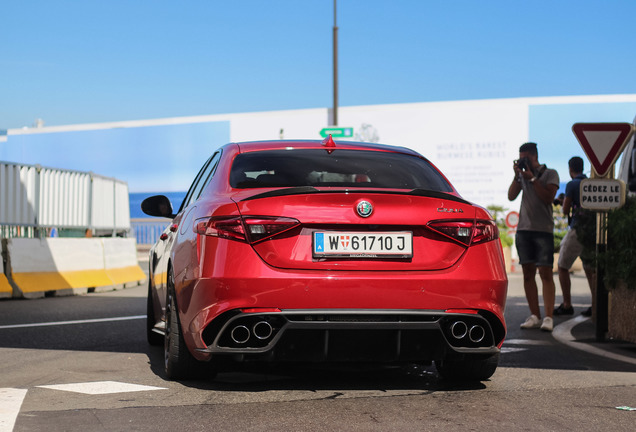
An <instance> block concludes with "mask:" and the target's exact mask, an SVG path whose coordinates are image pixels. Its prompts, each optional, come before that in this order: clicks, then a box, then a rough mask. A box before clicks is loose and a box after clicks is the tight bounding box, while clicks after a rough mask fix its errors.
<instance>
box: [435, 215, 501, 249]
mask: <svg viewBox="0 0 636 432" xmlns="http://www.w3.org/2000/svg"><path fill="white" fill-rule="evenodd" d="M426 226H427V227H428V228H430V229H431V230H433V231H435V232H437V233H439V234H441V235H443V236H445V237H448V238H450V239H451V240H454V241H456V242H458V243H461V244H462V245H464V246H471V245H476V244H479V243H485V242H489V241H492V240H495V239H497V238H499V230H498V229H497V224H495V222H494V221H490V220H477V221H467V220H439V221H432V222H429V223H428V224H427V225H426Z"/></svg>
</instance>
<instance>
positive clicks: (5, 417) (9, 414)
mask: <svg viewBox="0 0 636 432" xmlns="http://www.w3.org/2000/svg"><path fill="white" fill-rule="evenodd" d="M26 394H27V391H26V390H25V389H15V388H0V432H11V431H13V426H15V421H16V419H17V418H18V414H20V407H21V406H22V401H23V400H24V397H25V396H26Z"/></svg>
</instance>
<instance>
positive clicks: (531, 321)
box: [519, 314, 541, 329]
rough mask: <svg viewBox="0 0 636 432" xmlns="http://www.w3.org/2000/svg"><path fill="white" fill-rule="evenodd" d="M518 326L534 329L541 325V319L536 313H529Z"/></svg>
mask: <svg viewBox="0 0 636 432" xmlns="http://www.w3.org/2000/svg"><path fill="white" fill-rule="evenodd" d="M519 327H521V328H522V329H534V328H539V327H541V320H540V319H539V317H538V316H536V315H534V314H533V315H530V316H529V317H528V319H526V320H525V322H523V323H522V324H521V325H520V326H519Z"/></svg>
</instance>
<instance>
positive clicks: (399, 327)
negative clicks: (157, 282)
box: [175, 246, 508, 360]
mask: <svg viewBox="0 0 636 432" xmlns="http://www.w3.org/2000/svg"><path fill="white" fill-rule="evenodd" d="M480 249H482V247H481V246H480V247H477V248H471V250H470V251H469V253H467V254H465V255H464V256H463V257H462V259H461V260H460V261H461V265H456V266H453V267H451V268H449V269H444V270H436V271H412V272H397V271H324V270H320V271H312V270H285V269H277V268H273V267H270V266H268V265H266V264H265V263H263V262H262V261H261V260H260V259H256V260H255V259H254V255H253V253H251V251H248V250H245V251H244V252H245V253H244V254H238V253H236V254H235V253H233V252H235V251H236V249H234V248H228V249H227V250H226V252H229V253H228V254H224V257H225V265H224V266H219V265H218V264H219V263H218V262H217V265H216V266H209V267H208V266H206V265H205V264H203V266H202V267H201V268H200V269H199V271H193V272H192V273H190V274H189V275H188V273H187V272H184V273H181V275H182V276H181V277H180V276H177V277H176V285H175V288H176V290H177V297H178V302H177V303H178V307H179V311H180V319H181V323H182V329H183V333H184V338H185V341H186V343H187V345H188V347H189V348H190V351H191V352H192V353H193V355H194V356H195V357H196V358H197V359H199V360H208V359H209V358H210V357H211V356H212V354H215V353H227V354H239V355H248V356H265V357H267V356H270V357H271V356H273V357H274V358H278V357H280V356H283V357H285V355H283V354H281V353H290V352H291V351H294V350H291V349H282V348H281V347H283V346H285V345H290V346H291V345H293V346H300V344H301V342H299V340H305V339H307V340H312V341H313V342H312V343H311V344H310V345H311V346H312V347H313V346H314V345H315V346H321V344H322V347H321V348H320V349H319V348H315V349H316V350H319V351H320V352H324V351H325V350H327V352H328V353H332V352H335V351H333V350H332V349H331V348H330V344H333V343H334V342H333V341H336V340H339V338H340V337H342V339H343V340H344V341H346V340H361V341H362V340H368V342H366V344H367V345H368V346H373V341H374V339H377V338H379V337H380V335H381V334H384V336H382V337H385V338H386V344H388V345H391V346H393V345H396V344H397V346H399V347H400V348H396V350H397V351H395V352H394V353H393V354H392V355H391V357H392V358H393V357H396V358H403V357H404V352H405V351H404V346H405V344H406V345H409V344H410V343H411V342H408V343H407V342H405V341H410V339H409V338H411V336H413V335H414V334H415V335H419V336H417V337H420V338H423V340H426V341H427V342H426V343H425V345H427V346H429V347H431V348H430V350H431V351H432V350H433V348H432V347H435V349H444V350H446V349H450V350H451V351H453V352H463V351H465V349H464V348H468V349H469V351H470V352H475V353H479V352H482V353H492V352H494V351H496V350H497V349H498V347H500V346H501V344H502V343H503V338H504V336H505V332H506V330H505V322H504V318H503V313H504V307H505V302H506V295H507V286H508V281H507V277H506V274H505V272H504V271H503V263H501V265H498V263H496V262H492V261H490V260H487V259H485V257H488V254H484V253H483V252H485V250H484V249H486V248H483V249H482V250H481V251H480ZM480 252H482V253H480ZM203 263H205V261H203ZM230 263H231V264H230ZM474 269H479V271H475V270H474ZM259 308H260V309H263V310H261V312H260V315H262V316H263V317H270V315H277V316H279V317H281V319H282V321H281V322H280V323H279V324H278V325H279V328H281V329H283V331H282V332H281V333H280V336H278V338H277V339H275V340H273V341H272V342H273V343H272V344H268V345H267V346H260V347H256V348H254V347H239V346H231V345H228V344H227V343H226V344H225V345H224V344H223V343H222V340H221V339H219V338H220V337H221V336H220V335H221V334H222V332H225V331H227V328H228V327H227V326H228V325H230V323H231V322H233V321H234V320H236V319H239V318H236V317H238V316H241V315H242V314H245V312H241V311H244V310H246V309H255V310H258V309H259ZM265 311H267V312H265ZM324 311H329V312H330V316H337V317H340V318H342V317H343V316H348V315H349V316H356V317H357V318H356V319H355V320H353V321H349V322H347V321H344V320H342V319H338V320H336V321H334V320H326V321H325V320H320V319H314V318H315V317H319V316H321V315H323V313H324ZM458 313H459V314H460V315H461V314H466V315H469V316H472V317H481V318H482V319H483V320H485V321H486V323H487V326H488V330H487V331H488V332H489V334H490V335H492V338H491V341H492V342H491V343H490V344H488V345H487V346H485V345H483V344H482V345H479V346H470V347H463V346H457V344H455V345H453V344H451V343H449V341H448V335H447V334H446V335H445V334H444V331H445V329H444V326H443V323H444V322H445V320H446V319H447V317H448V316H451V315H455V314H458ZM303 314H304V315H306V316H308V317H312V318H310V319H303V320H297V319H293V318H294V317H298V316H300V315H303ZM396 314H398V315H406V316H408V317H411V318H413V317H418V319H417V320H416V321H412V320H410V318H409V319H407V320H406V321H405V320H403V319H401V318H398V319H395V320H394V321H390V320H389V321H387V319H386V316H387V315H396ZM361 315H371V316H372V317H371V319H370V321H368V322H365V321H363V320H360V319H358V318H359V317H360V316H361ZM378 317H379V318H378ZM433 318H434V319H433ZM268 319H269V318H268ZM245 327H248V329H249V327H250V326H245ZM485 327H486V326H484V328H485ZM351 332H353V333H351ZM294 335H300V336H298V340H296V341H294V340H293V336H294ZM340 335H342V336H340ZM345 335H346V336H345ZM413 337H414V338H416V336H413ZM325 338H327V340H328V341H329V343H327V345H326V346H324V345H325V343H323V342H321V341H323V340H324V339H325ZM413 343H414V344H416V343H415V342H413ZM279 344H280V345H279ZM304 345H306V344H304ZM345 345H346V343H345ZM416 345H417V344H416ZM437 347H442V348H437ZM244 348H245V349H244ZM305 349H306V350H308V352H312V353H315V351H312V350H309V348H307V347H306V348H305ZM312 349H314V348H312ZM423 350H424V349H423V348H422V350H421V352H420V354H421V353H423V352H424V351H423ZM361 351H362V350H361ZM294 352H296V353H297V352H299V351H297V350H296V351H294ZM290 357H293V356H290ZM310 357H311V358H326V359H330V358H331V357H333V356H332V355H331V354H329V355H322V356H316V355H314V354H312V355H310Z"/></svg>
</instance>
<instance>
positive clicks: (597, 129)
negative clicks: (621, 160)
mask: <svg viewBox="0 0 636 432" xmlns="http://www.w3.org/2000/svg"><path fill="white" fill-rule="evenodd" d="M572 132H574V135H575V136H576V139H577V140H578V141H579V144H581V147H582V148H583V151H584V152H585V155H586V156H587V158H588V159H589V160H590V163H591V164H592V168H594V171H595V172H596V174H598V176H599V177H605V175H606V174H607V171H608V170H609V169H610V167H611V166H613V165H614V162H616V159H618V156H619V155H620V154H621V152H622V151H623V149H624V148H625V145H626V144H627V141H629V139H630V138H631V136H632V134H633V133H634V126H633V125H631V124H630V123H575V124H574V126H572Z"/></svg>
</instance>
